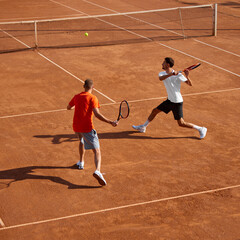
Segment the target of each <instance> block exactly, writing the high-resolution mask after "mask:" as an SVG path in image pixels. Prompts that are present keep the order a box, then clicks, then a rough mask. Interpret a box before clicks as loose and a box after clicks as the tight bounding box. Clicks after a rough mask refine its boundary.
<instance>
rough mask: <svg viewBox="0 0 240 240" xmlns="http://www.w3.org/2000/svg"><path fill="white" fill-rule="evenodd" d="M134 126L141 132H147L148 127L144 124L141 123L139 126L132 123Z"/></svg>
mask: <svg viewBox="0 0 240 240" xmlns="http://www.w3.org/2000/svg"><path fill="white" fill-rule="evenodd" d="M132 127H133V128H134V129H136V130H138V131H139V132H141V133H145V132H146V127H144V126H143V125H139V126H135V125H132Z"/></svg>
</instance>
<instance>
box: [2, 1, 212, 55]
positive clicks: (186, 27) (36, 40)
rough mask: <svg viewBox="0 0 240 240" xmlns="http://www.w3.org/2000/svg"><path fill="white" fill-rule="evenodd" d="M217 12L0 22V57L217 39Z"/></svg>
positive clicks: (198, 9)
mask: <svg viewBox="0 0 240 240" xmlns="http://www.w3.org/2000/svg"><path fill="white" fill-rule="evenodd" d="M216 9H217V5H216V4H214V5H213V4H209V5H199V6H188V7H180V8H168V9H157V10H147V11H138V12H125V13H113V14H105V15H91V16H90V15H88V16H84V17H83V16H81V17H75V18H61V19H60V18H59V19H48V20H36V21H21V22H0V53H6V52H14V51H22V50H26V49H35V48H39V49H42V48H74V47H96V46H107V45H119V44H131V43H140V42H149V41H166V40H175V39H183V38H192V37H199V36H212V35H216V22H217V21H216V19H217V15H216V12H217V11H216ZM85 32H87V33H88V34H89V36H88V37H86V36H85V35H84V33H85Z"/></svg>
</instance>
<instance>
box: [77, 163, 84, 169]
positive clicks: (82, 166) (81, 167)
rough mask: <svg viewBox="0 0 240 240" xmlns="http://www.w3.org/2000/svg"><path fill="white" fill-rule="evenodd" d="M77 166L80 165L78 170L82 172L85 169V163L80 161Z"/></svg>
mask: <svg viewBox="0 0 240 240" xmlns="http://www.w3.org/2000/svg"><path fill="white" fill-rule="evenodd" d="M77 165H78V169H80V170H82V169H84V162H80V161H78V162H77Z"/></svg>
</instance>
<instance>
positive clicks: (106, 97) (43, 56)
mask: <svg viewBox="0 0 240 240" xmlns="http://www.w3.org/2000/svg"><path fill="white" fill-rule="evenodd" d="M37 53H38V54H39V55H40V56H41V57H43V58H45V59H46V60H47V61H49V62H50V63H52V64H53V65H55V66H57V67H58V68H60V69H61V70H63V71H64V72H66V73H67V74H69V75H70V76H72V77H74V78H75V79H77V80H78V81H80V82H82V83H84V81H83V80H82V79H80V78H79V77H77V76H76V75H74V74H72V73H71V72H69V71H68V70H66V69H65V68H63V67H61V66H60V65H58V64H57V63H55V62H53V61H52V60H50V59H49V58H48V57H46V56H45V55H43V54H42V53H40V52H37ZM94 91H96V92H97V93H99V94H101V95H102V96H103V97H105V98H107V99H108V100H110V101H111V102H113V103H115V101H114V100H113V99H111V98H110V97H108V96H107V95H105V94H103V93H102V92H100V91H98V90H97V89H96V88H94Z"/></svg>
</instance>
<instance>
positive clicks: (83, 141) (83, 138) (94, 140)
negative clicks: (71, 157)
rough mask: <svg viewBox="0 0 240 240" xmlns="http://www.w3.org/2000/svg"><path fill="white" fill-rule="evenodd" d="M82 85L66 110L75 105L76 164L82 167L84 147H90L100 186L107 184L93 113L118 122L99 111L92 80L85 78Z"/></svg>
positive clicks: (113, 122)
mask: <svg viewBox="0 0 240 240" xmlns="http://www.w3.org/2000/svg"><path fill="white" fill-rule="evenodd" d="M83 87H84V89H85V91H84V92H81V93H79V94H77V95H75V96H74V97H73V98H72V100H71V101H70V102H69V104H68V106H67V110H70V109H72V107H73V106H75V112H74V117H73V130H74V131H75V132H76V134H77V135H78V137H79V139H80V143H79V154H80V161H79V162H78V163H77V165H78V167H79V169H83V168H84V153H85V149H92V150H93V152H94V161H95V165H96V171H95V172H94V173H93V176H94V177H95V178H96V179H97V180H98V182H99V183H100V184H101V185H102V186H104V185H107V182H106V180H105V179H104V177H103V175H102V173H101V172H100V167H101V152H100V145H99V140H98V136H97V132H96V130H95V129H94V126H93V113H94V115H95V117H97V118H98V119H99V120H101V121H103V122H106V123H109V124H111V125H112V126H113V127H116V126H117V124H118V123H117V121H111V120H109V119H107V118H105V117H104V116H103V115H102V114H101V113H100V112H99V108H100V105H99V102H98V99H97V97H96V96H94V95H93V94H92V90H93V81H92V80H90V79H87V80H85V82H84V85H83Z"/></svg>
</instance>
